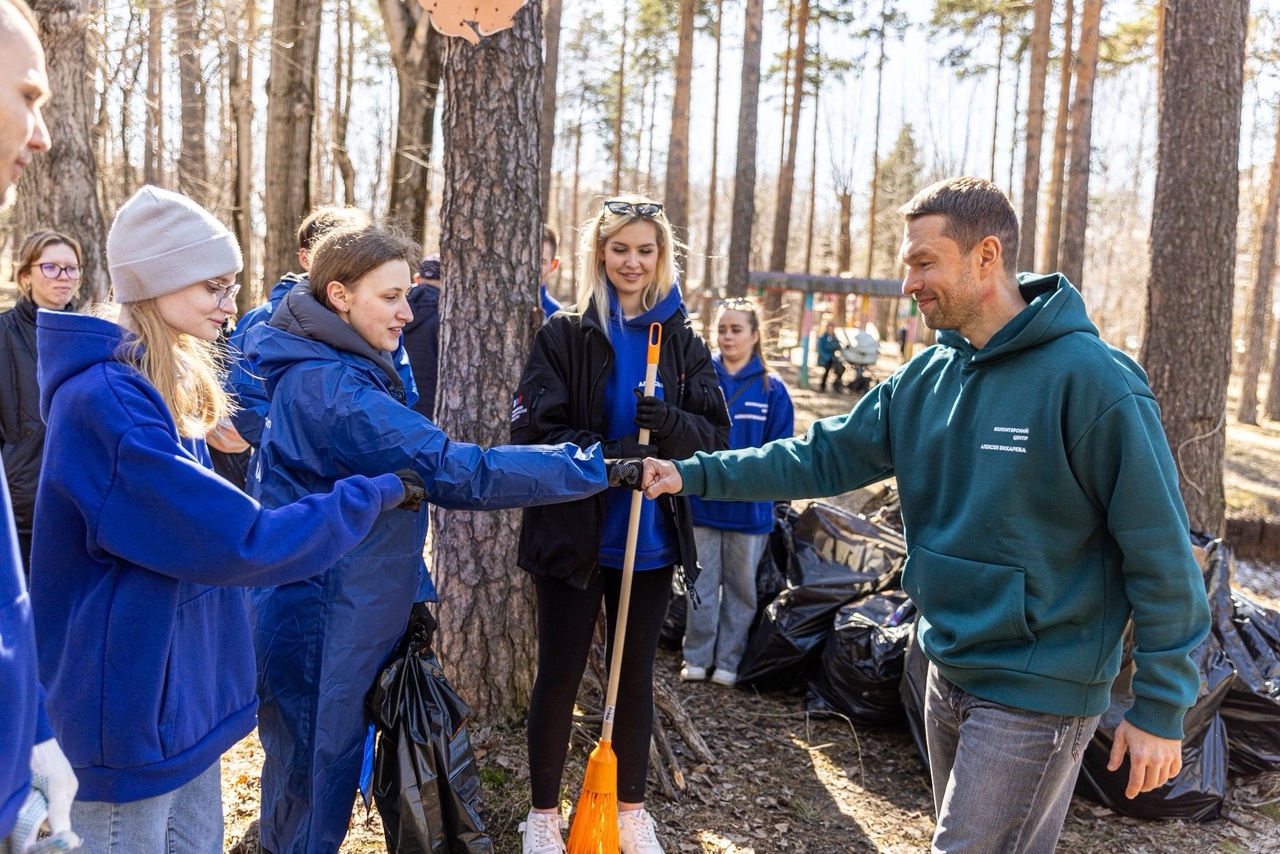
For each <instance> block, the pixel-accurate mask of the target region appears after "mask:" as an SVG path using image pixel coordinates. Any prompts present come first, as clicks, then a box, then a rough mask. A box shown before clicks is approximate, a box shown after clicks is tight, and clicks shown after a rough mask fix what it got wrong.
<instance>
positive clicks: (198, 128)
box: [173, 0, 209, 206]
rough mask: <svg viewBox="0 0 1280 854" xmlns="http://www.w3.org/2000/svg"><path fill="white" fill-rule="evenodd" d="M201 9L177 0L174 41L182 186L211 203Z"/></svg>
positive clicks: (202, 201)
mask: <svg viewBox="0 0 1280 854" xmlns="http://www.w3.org/2000/svg"><path fill="white" fill-rule="evenodd" d="M200 14H201V10H200V9H198V8H197V2H196V0H176V1H175V2H174V4H173V20H174V41H175V43H176V44H177V53H178V100H179V103H180V106H181V112H182V141H181V147H180V149H179V150H180V156H179V157H178V189H179V190H180V191H182V192H183V193H185V194H186V195H188V196H190V197H191V198H192V199H194V200H195V201H196V202H197V203H198V204H201V205H206V206H207V205H208V204H209V198H208V197H209V170H208V153H207V151H206V150H205V115H206V110H207V107H206V104H205V96H204V69H203V68H201V66H200V41H201V37H200V26H199V17H200Z"/></svg>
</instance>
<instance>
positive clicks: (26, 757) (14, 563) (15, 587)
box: [0, 465, 53, 840]
mask: <svg viewBox="0 0 1280 854" xmlns="http://www.w3.org/2000/svg"><path fill="white" fill-rule="evenodd" d="M0 537H3V538H4V539H3V540H2V541H0V697H4V698H5V699H4V727H3V728H0V840H2V839H4V838H5V837H6V836H8V835H9V833H10V832H11V831H12V830H13V825H14V822H16V821H17V819H18V809H19V808H20V807H21V806H22V803H23V801H25V800H26V797H27V792H28V791H29V790H30V788H31V746H32V745H33V744H38V743H39V742H42V741H45V740H46V739H49V738H52V737H53V732H52V730H51V729H50V728H49V720H48V718H47V717H46V716H45V714H44V704H43V703H42V702H41V691H40V684H39V683H38V682H37V681H36V635H35V629H34V626H33V624H32V620H31V597H30V596H29V595H28V593H27V585H26V582H25V581H24V580H23V570H22V558H21V556H19V554H18V532H17V530H16V529H15V528H14V526H13V509H12V508H11V507H10V506H9V486H8V483H7V482H6V481H5V475H4V466H3V465H0Z"/></svg>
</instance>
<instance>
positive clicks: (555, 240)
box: [538, 225, 564, 318]
mask: <svg viewBox="0 0 1280 854" xmlns="http://www.w3.org/2000/svg"><path fill="white" fill-rule="evenodd" d="M559 243H560V237H559V235H557V234H556V230H555V229H554V228H552V227H551V226H549V225H544V226H542V256H541V258H542V263H541V266H540V268H539V271H538V281H539V282H541V283H542V284H540V285H539V286H538V297H539V299H541V300H542V313H543V316H544V318H546V317H550V316H551V315H553V314H555V313H556V312H557V311H559V310H560V309H562V308H564V306H562V305H561V304H560V301H559V300H557V299H556V298H555V297H553V296H552V295H551V294H550V293H549V292H548V291H547V282H549V281H551V274H552V273H554V272H555V271H556V270H559V269H560V256H559V255H557V254H556V247H557V246H558V245H559Z"/></svg>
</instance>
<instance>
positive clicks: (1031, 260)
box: [1018, 0, 1053, 270]
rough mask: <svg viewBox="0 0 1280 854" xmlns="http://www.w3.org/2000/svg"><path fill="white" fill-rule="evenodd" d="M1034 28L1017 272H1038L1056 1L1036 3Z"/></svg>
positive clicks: (1036, 1)
mask: <svg viewBox="0 0 1280 854" xmlns="http://www.w3.org/2000/svg"><path fill="white" fill-rule="evenodd" d="M1034 15H1035V20H1034V24H1033V25H1032V28H1031V79H1030V81H1029V82H1028V86H1027V90H1028V91H1027V128H1026V139H1027V149H1026V156H1025V160H1024V162H1023V165H1022V234H1021V235H1020V236H1019V238H1018V269H1019V270H1034V269H1035V268H1036V216H1037V214H1038V213H1039V208H1040V145H1041V141H1042V139H1043V137H1044V90H1045V81H1046V79H1047V78H1048V76H1049V41H1050V39H1049V36H1050V30H1051V25H1052V23H1053V0H1035V10H1034Z"/></svg>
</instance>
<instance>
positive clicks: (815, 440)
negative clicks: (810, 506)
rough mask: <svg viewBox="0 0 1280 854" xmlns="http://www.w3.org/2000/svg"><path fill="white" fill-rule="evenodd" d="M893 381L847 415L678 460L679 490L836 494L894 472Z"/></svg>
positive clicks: (771, 497)
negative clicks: (755, 443)
mask: <svg viewBox="0 0 1280 854" xmlns="http://www.w3.org/2000/svg"><path fill="white" fill-rule="evenodd" d="M893 389H894V383H893V382H892V381H890V382H884V383H881V384H880V385H878V386H876V387H875V388H874V389H873V390H872V392H871V393H870V394H868V395H866V396H864V397H863V398H862V400H860V401H858V404H857V405H856V406H855V407H854V408H853V411H851V412H849V413H848V414H847V415H836V416H832V417H830V418H823V419H822V420H821V421H817V422H815V423H814V425H813V426H812V427H810V428H809V432H808V433H806V434H805V435H804V436H803V437H799V438H791V439H778V440H776V441H773V442H769V443H767V444H765V445H764V446H763V447H760V448H744V449H742V450H738V451H720V452H718V453H714V454H706V453H699V454H696V455H694V456H693V457H691V458H690V459H687V460H681V461H679V462H677V463H676V464H675V465H676V469H677V470H678V471H679V472H680V476H681V478H683V480H684V488H683V489H682V490H681V492H680V494H681V495H697V496H700V497H702V498H708V499H715V500H725V501H788V500H791V499H794V498H819V497H826V496H831V495H839V494H840V493H842V492H848V491H849V490H851V489H858V488H860V487H863V486H866V485H867V484H869V483H875V482H876V481H879V480H884V479H885V478H887V477H890V476H892V475H893V451H892V445H891V443H890V440H889V409H890V407H891V405H892V401H893Z"/></svg>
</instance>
